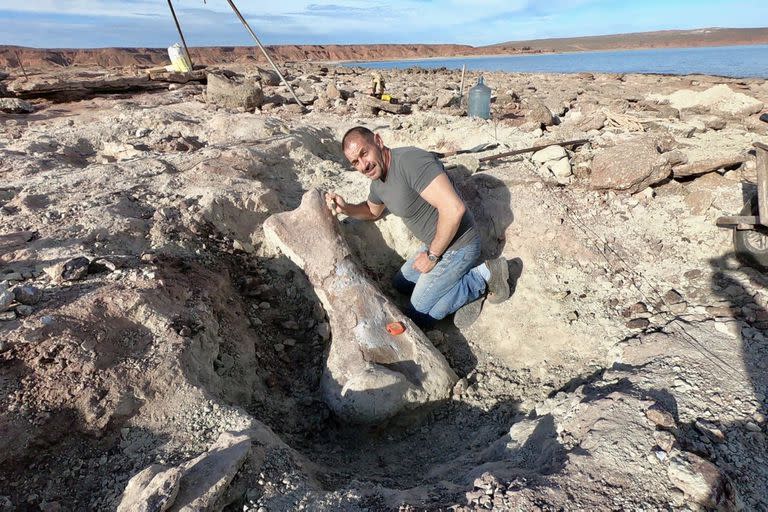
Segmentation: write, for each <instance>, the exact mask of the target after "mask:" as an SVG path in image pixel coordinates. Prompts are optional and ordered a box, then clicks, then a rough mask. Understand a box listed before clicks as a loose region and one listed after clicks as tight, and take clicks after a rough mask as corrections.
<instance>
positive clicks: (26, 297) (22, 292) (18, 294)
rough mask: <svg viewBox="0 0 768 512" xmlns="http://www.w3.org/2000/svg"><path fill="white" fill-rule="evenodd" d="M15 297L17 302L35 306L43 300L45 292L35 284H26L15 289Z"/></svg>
mask: <svg viewBox="0 0 768 512" xmlns="http://www.w3.org/2000/svg"><path fill="white" fill-rule="evenodd" d="M13 295H14V297H15V298H16V302H20V303H22V304H26V305H28V306H33V305H35V304H37V303H38V302H40V299H42V298H43V291H42V290H41V289H40V288H38V287H37V286H35V285H33V284H24V285H20V286H17V287H16V288H14V289H13ZM0 308H2V300H0Z"/></svg>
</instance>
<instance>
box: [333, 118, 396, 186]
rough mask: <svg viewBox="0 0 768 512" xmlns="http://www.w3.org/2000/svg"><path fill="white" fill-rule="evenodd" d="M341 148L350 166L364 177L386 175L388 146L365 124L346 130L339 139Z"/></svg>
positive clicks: (373, 178)
mask: <svg viewBox="0 0 768 512" xmlns="http://www.w3.org/2000/svg"><path fill="white" fill-rule="evenodd" d="M341 150H342V151H343V152H344V156H345V157H347V160H348V161H349V163H350V164H352V167H354V168H355V169H357V170H358V171H360V172H361V173H363V174H365V176H366V177H368V178H370V179H372V180H377V179H379V178H384V177H386V176H387V170H388V168H389V158H390V157H389V148H387V147H386V146H385V145H384V141H382V140H381V137H380V136H379V134H374V133H373V132H372V131H371V130H369V129H368V128H366V127H365V126H355V127H354V128H352V129H350V130H348V131H347V133H345V134H344V137H343V138H342V139H341Z"/></svg>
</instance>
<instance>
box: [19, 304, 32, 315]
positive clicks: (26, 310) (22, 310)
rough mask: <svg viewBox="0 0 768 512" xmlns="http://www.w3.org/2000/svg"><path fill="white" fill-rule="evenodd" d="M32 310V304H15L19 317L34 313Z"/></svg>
mask: <svg viewBox="0 0 768 512" xmlns="http://www.w3.org/2000/svg"><path fill="white" fill-rule="evenodd" d="M34 311H35V310H34V308H33V307H32V306H25V305H23V304H22V305H20V306H16V314H17V315H19V316H21V317H27V316H29V315H31V314H32V313H34Z"/></svg>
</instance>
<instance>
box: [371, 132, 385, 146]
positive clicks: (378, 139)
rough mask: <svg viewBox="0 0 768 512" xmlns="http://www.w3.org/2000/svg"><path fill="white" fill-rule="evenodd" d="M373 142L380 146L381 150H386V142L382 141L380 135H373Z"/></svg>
mask: <svg viewBox="0 0 768 512" xmlns="http://www.w3.org/2000/svg"><path fill="white" fill-rule="evenodd" d="M373 142H374V143H375V144H376V145H377V146H379V149H384V141H383V140H381V135H379V134H378V133H374V134H373Z"/></svg>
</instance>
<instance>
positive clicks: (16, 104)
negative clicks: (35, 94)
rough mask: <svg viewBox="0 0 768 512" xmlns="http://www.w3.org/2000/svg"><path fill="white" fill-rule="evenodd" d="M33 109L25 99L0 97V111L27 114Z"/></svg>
mask: <svg viewBox="0 0 768 512" xmlns="http://www.w3.org/2000/svg"><path fill="white" fill-rule="evenodd" d="M34 111H35V107H34V106H32V104H31V103H30V102H28V101H25V100H20V99H18V98H0V112H5V113H7V114H29V113H32V112H34Z"/></svg>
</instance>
